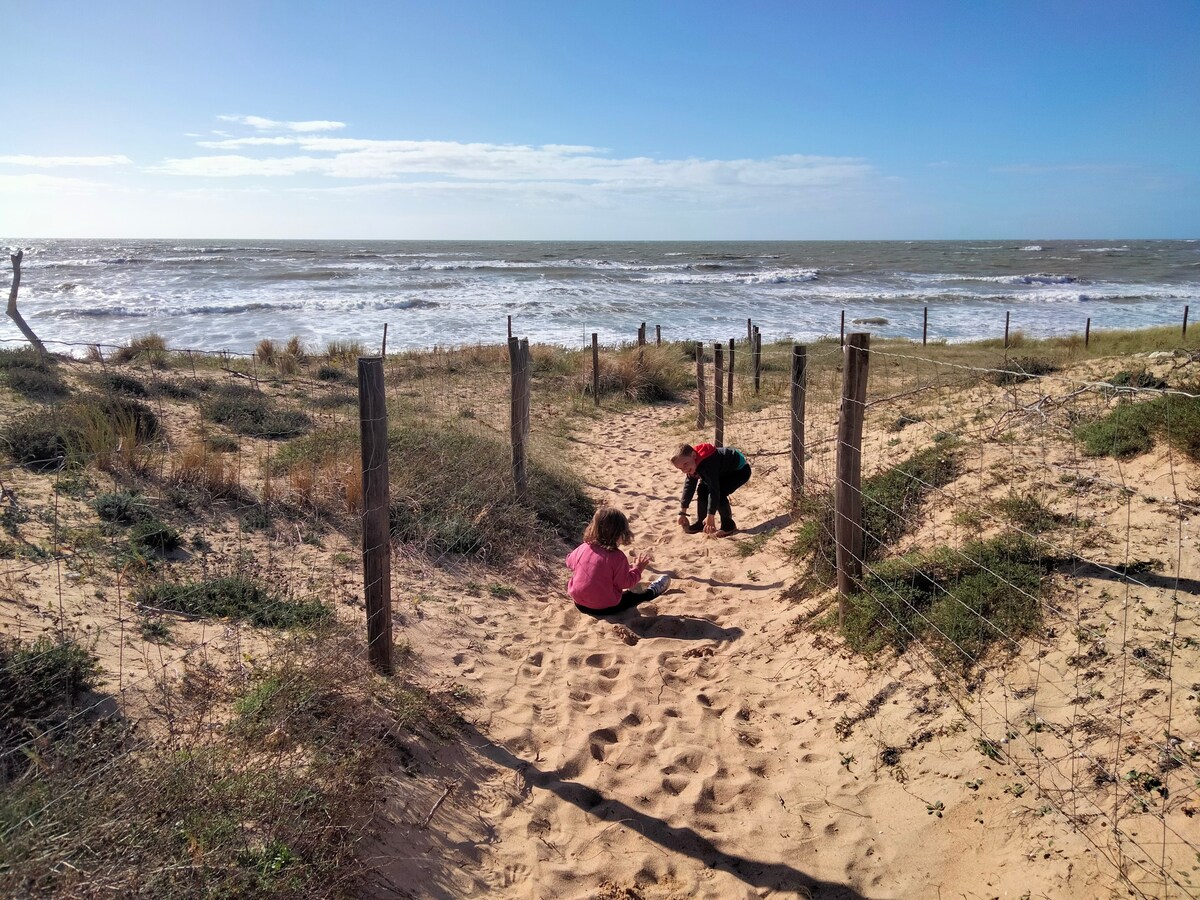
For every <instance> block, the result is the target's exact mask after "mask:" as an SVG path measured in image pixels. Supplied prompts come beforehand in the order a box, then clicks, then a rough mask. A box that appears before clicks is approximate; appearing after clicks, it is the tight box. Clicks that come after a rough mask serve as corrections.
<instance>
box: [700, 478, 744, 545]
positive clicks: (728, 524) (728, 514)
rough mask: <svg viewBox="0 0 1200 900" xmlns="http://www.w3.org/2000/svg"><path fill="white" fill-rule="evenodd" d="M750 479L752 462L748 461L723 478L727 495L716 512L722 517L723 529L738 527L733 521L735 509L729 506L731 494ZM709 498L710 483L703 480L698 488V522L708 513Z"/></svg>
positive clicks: (722, 483) (718, 505)
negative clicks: (707, 483)
mask: <svg viewBox="0 0 1200 900" xmlns="http://www.w3.org/2000/svg"><path fill="white" fill-rule="evenodd" d="M749 480H750V463H746V465H744V466H742V467H741V468H740V469H737V470H735V471H734V472H733V473H732V474H730V475H726V476H725V477H724V478H722V479H721V486H722V487H723V488H725V496H724V498H722V500H721V502H720V503H719V504H717V508H716V512H717V514H718V515H720V517H721V530H722V531H728V530H729V529H731V528H736V527H737V526H736V525H735V524H734V522H733V510H732V509H730V508H729V495H730V494H732V493H733V492H734V491H736V490H737V489H738V488H740V487H741V486H742V485H743V484H745V483H746V482H747V481H749ZM708 499H709V494H708V485H706V484H705V483H704V482H703V481H701V482H700V486H699V488H698V489H697V490H696V521H698V522H702V521H704V517H705V516H707V515H708Z"/></svg>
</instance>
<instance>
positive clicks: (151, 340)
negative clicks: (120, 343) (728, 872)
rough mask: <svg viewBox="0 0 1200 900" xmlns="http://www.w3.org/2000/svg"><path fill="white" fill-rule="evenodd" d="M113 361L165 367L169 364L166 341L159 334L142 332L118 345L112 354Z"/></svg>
mask: <svg viewBox="0 0 1200 900" xmlns="http://www.w3.org/2000/svg"><path fill="white" fill-rule="evenodd" d="M113 362H116V363H122V364H124V363H132V362H145V363H149V364H150V365H152V366H154V367H155V368H160V369H162V368H166V367H167V366H168V365H170V354H169V353H168V352H167V341H166V338H164V337H163V336H162V335H160V334H144V335H142V336H141V337H136V338H132V339H131V340H130V341H129V343H128V344H126V345H125V346H124V347H118V348H117V351H116V352H115V353H114V354H113Z"/></svg>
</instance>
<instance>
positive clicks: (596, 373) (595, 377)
mask: <svg viewBox="0 0 1200 900" xmlns="http://www.w3.org/2000/svg"><path fill="white" fill-rule="evenodd" d="M598 341H599V336H598V335H597V334H596V332H594V331H593V332H592V399H593V400H594V401H595V402H596V406H599V405H600V344H599V342H598Z"/></svg>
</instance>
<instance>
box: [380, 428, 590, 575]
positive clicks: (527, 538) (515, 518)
mask: <svg viewBox="0 0 1200 900" xmlns="http://www.w3.org/2000/svg"><path fill="white" fill-rule="evenodd" d="M390 472H391V482H392V484H391V487H392V509H391V527H392V533H393V535H394V536H395V537H396V538H397V539H398V540H401V541H404V542H406V543H413V544H419V545H422V546H423V547H424V548H425V549H426V550H427V551H428V552H429V553H431V554H435V555H438V554H442V553H455V554H461V555H467V556H472V557H475V558H477V559H481V560H492V561H499V560H503V559H506V558H509V557H511V556H512V555H513V554H514V553H518V552H521V551H524V550H534V549H536V548H537V547H539V546H540V545H541V544H542V543H543V542H544V541H545V540H546V539H547V538H548V537H549V536H550V535H551V534H555V533H556V534H558V535H560V536H562V537H564V538H567V539H568V540H576V539H578V536H579V535H581V534H582V533H583V529H584V528H585V527H587V523H588V522H589V521H590V519H591V516H592V513H593V512H594V509H595V508H594V504H593V502H592V501H591V499H590V498H589V497H588V496H587V494H586V493H584V490H583V485H582V483H581V482H580V481H579V480H578V478H576V477H575V476H573V475H571V474H569V473H568V472H567V471H566V470H565V469H564V468H561V467H559V466H557V465H555V464H553V463H550V462H549V461H547V460H544V459H542V458H541V457H539V456H538V455H537V454H535V455H534V456H533V457H532V458H531V460H530V466H529V495H528V497H527V498H526V499H525V500H518V499H517V497H516V493H515V490H514V487H513V481H512V464H511V449H510V447H509V444H508V442H507V441H505V440H503V439H502V438H500V437H498V436H497V435H495V434H493V433H491V432H489V431H486V430H484V429H480V428H472V427H470V426H469V425H468V424H465V423H458V422H447V423H444V424H408V425H406V426H405V427H403V428H397V429H394V430H393V431H392V434H391V436H390Z"/></svg>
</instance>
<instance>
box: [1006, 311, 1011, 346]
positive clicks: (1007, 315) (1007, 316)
mask: <svg viewBox="0 0 1200 900" xmlns="http://www.w3.org/2000/svg"><path fill="white" fill-rule="evenodd" d="M1011 315H1012V312H1011V310H1009V311H1006V312H1005V313H1004V349H1005V350H1007V349H1008V320H1009V317H1010V316H1011Z"/></svg>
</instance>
